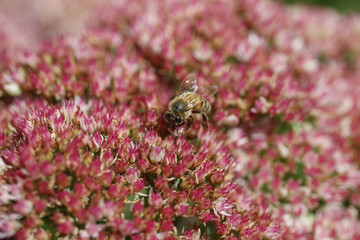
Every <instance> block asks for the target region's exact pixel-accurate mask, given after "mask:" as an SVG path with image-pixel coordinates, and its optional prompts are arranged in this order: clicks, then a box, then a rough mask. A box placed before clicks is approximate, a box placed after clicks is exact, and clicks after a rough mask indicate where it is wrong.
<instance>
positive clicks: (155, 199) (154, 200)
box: [149, 189, 164, 209]
mask: <svg viewBox="0 0 360 240" xmlns="http://www.w3.org/2000/svg"><path fill="white" fill-rule="evenodd" d="M163 201H164V200H163V198H162V197H161V194H160V193H154V192H153V190H152V189H151V190H150V193H149V204H150V205H151V206H153V207H154V208H155V209H159V208H160V207H161V206H162V204H163Z"/></svg>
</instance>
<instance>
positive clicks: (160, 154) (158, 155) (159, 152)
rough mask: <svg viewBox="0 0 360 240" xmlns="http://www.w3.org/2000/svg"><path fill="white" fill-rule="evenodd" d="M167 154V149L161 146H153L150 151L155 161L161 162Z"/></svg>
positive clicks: (151, 158)
mask: <svg viewBox="0 0 360 240" xmlns="http://www.w3.org/2000/svg"><path fill="white" fill-rule="evenodd" d="M164 156H165V151H164V149H162V147H160V146H156V147H153V149H151V152H150V160H151V161H152V162H153V163H158V162H160V161H161V160H162V159H163V158H164Z"/></svg>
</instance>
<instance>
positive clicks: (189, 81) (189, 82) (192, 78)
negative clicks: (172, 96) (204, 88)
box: [178, 73, 198, 94]
mask: <svg viewBox="0 0 360 240" xmlns="http://www.w3.org/2000/svg"><path fill="white" fill-rule="evenodd" d="M197 90H198V85H197V81H196V75H195V74H194V73H190V74H189V75H187V76H186V77H185V79H184V81H183V82H182V83H181V85H180V89H179V91H178V94H181V93H184V92H196V91H197Z"/></svg>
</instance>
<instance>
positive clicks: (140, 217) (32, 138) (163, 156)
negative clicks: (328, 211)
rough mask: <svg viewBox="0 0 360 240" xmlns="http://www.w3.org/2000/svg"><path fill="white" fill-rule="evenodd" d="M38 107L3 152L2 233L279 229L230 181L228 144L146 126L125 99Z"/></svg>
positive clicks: (115, 235)
mask: <svg viewBox="0 0 360 240" xmlns="http://www.w3.org/2000/svg"><path fill="white" fill-rule="evenodd" d="M31 105H33V109H32V110H31V108H29V109H27V108H26V107H25V106H23V107H24V108H25V109H22V110H23V111H24V110H27V113H25V114H24V116H26V117H24V118H22V119H21V120H19V121H15V122H13V123H12V124H13V128H14V129H13V135H12V138H11V140H10V141H9V142H10V145H9V146H8V147H7V148H5V149H4V150H3V152H2V160H3V161H4V162H5V164H6V167H5V171H4V174H3V176H2V181H3V184H2V185H1V195H0V200H1V202H0V204H1V208H2V210H3V211H2V214H1V215H0V228H1V235H0V237H2V238H4V237H11V236H13V235H15V237H16V238H17V239H27V238H30V237H31V236H33V237H35V238H36V239H47V238H49V237H63V236H71V237H73V238H79V239H90V238H97V239H107V238H108V237H110V239H119V238H122V237H125V236H131V238H132V239H145V238H146V239H159V238H160V239H176V236H177V234H182V235H183V236H185V237H187V238H189V239H192V238H193V237H194V236H197V235H198V229H200V227H204V226H205V225H204V224H206V223H209V222H211V223H212V224H215V226H216V229H217V231H214V233H213V234H218V235H221V236H229V237H230V238H231V237H233V238H234V237H236V236H238V234H239V233H240V232H241V234H242V236H247V237H249V238H251V237H260V236H265V235H266V234H269V233H268V231H271V234H274V233H273V232H275V233H277V232H276V229H277V228H276V226H273V227H272V228H269V227H268V226H270V224H272V221H271V216H270V215H269V214H268V213H267V212H266V208H267V205H266V203H265V201H264V200H263V199H262V198H252V197H250V196H248V195H247V194H246V193H245V192H244V191H243V190H242V187H240V186H237V185H235V184H233V183H231V182H229V181H225V176H226V174H227V173H228V171H229V166H230V164H231V157H230V156H229V155H228V153H227V152H226V151H225V149H217V151H214V152H208V153H206V152H204V151H197V150H196V146H195V145H193V144H192V143H189V142H188V141H187V139H186V138H185V137H179V138H174V137H172V136H169V137H167V138H164V139H162V138H161V137H160V136H159V134H158V133H157V132H156V131H155V130H147V131H144V132H136V131H134V129H132V128H131V127H130V126H127V125H125V124H124V123H123V122H124V121H125V120H126V118H124V114H123V111H121V110H119V109H121V107H118V109H114V108H113V107H111V106H106V105H104V104H102V103H101V102H99V101H96V100H92V101H91V102H87V103H86V102H85V101H78V102H76V104H75V102H73V101H70V102H68V101H67V102H65V103H63V104H62V105H56V106H51V105H46V104H45V103H43V105H42V106H41V104H38V103H37V102H36V101H34V102H33V103H32V104H31ZM35 106H36V107H35ZM20 108H21V106H20V105H17V109H20ZM124 108H126V107H124ZM5 115H8V116H10V115H11V109H10V108H9V109H8V111H6V114H5ZM104 121H106V122H107V123H106V124H104ZM135 135H136V136H135ZM130 136H131V138H130ZM134 139H136V141H135V140H134ZM5 146H6V145H5ZM2 147H4V145H2ZM181 219H192V221H195V223H196V225H194V226H193V227H192V226H190V228H188V227H189V226H187V225H186V224H187V222H188V221H189V220H187V221H185V223H183V224H185V225H184V227H183V228H180V226H179V225H178V226H175V224H174V222H175V220H176V221H181ZM185 227H186V228H185ZM185 229H187V230H185Z"/></svg>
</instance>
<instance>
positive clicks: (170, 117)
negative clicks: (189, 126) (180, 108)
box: [165, 111, 181, 124]
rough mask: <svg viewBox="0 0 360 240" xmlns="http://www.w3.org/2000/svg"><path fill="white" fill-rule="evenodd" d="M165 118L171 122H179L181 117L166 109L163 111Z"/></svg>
mask: <svg viewBox="0 0 360 240" xmlns="http://www.w3.org/2000/svg"><path fill="white" fill-rule="evenodd" d="M165 120H166V121H167V122H169V123H172V124H180V123H181V118H180V117H178V116H176V115H174V114H173V113H171V112H169V111H167V112H166V113H165Z"/></svg>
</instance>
